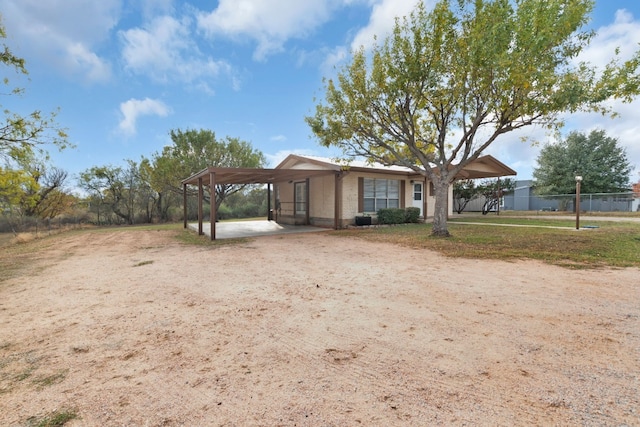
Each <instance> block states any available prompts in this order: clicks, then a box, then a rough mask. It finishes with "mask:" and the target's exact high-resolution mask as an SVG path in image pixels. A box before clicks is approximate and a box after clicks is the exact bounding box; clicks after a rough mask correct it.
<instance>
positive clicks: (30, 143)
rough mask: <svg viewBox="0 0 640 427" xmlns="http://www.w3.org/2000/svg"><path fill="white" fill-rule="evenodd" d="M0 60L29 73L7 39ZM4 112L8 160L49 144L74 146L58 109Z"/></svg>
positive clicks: (0, 31)
mask: <svg viewBox="0 0 640 427" xmlns="http://www.w3.org/2000/svg"><path fill="white" fill-rule="evenodd" d="M0 18H1V17H0ZM6 37H7V35H6V32H5V29H4V26H3V25H2V23H1V22H0V39H5V38H6ZM0 63H2V64H3V65H5V66H7V67H9V68H10V69H13V71H15V72H17V73H18V74H23V75H26V74H28V72H27V69H26V67H25V62H24V59H22V58H19V57H17V56H15V55H14V54H13V53H12V52H11V51H10V50H9V48H8V47H7V45H5V44H4V43H3V42H2V43H1V46H0ZM3 83H4V85H5V86H10V81H9V78H8V77H6V76H5V77H4V78H3ZM9 92H10V93H11V94H12V95H14V96H18V95H20V94H21V93H22V92H23V90H22V89H20V88H13V89H10V91H9ZM3 112H4V118H3V119H2V120H0V160H4V161H7V162H9V161H20V160H24V159H25V158H28V157H29V156H31V155H33V154H35V153H34V152H35V151H36V150H37V151H40V152H41V154H44V150H43V149H42V146H43V145H47V144H49V145H54V146H56V147H58V148H59V149H61V150H62V149H64V148H66V147H68V146H70V144H69V142H68V141H67V134H66V131H65V130H64V129H61V128H59V127H58V126H57V125H56V123H55V117H56V113H55V112H54V113H51V114H50V115H45V114H43V113H42V112H41V111H39V110H36V111H34V112H32V113H30V114H28V115H26V116H21V115H19V114H15V113H12V112H10V111H9V110H6V109H4V111H3ZM0 173H1V171H0Z"/></svg>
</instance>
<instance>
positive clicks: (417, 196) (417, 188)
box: [413, 182, 422, 202]
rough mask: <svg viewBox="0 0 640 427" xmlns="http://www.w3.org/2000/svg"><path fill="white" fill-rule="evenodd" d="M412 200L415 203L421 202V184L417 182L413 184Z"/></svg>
mask: <svg viewBox="0 0 640 427" xmlns="http://www.w3.org/2000/svg"><path fill="white" fill-rule="evenodd" d="M413 200H415V201H416V202H419V201H420V200H422V184H420V183H419V182H416V183H414V184H413Z"/></svg>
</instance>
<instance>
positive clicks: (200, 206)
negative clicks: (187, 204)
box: [198, 178, 204, 236]
mask: <svg viewBox="0 0 640 427" xmlns="http://www.w3.org/2000/svg"><path fill="white" fill-rule="evenodd" d="M202 199H204V197H203V193H202V178H198V236H202V235H203V234H204V233H203V232H202Z"/></svg>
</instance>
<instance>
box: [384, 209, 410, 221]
mask: <svg viewBox="0 0 640 427" xmlns="http://www.w3.org/2000/svg"><path fill="white" fill-rule="evenodd" d="M404 218H405V214H404V209H400V208H386V209H380V210H378V224H402V223H404Z"/></svg>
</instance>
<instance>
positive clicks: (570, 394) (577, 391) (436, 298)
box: [0, 231, 640, 426]
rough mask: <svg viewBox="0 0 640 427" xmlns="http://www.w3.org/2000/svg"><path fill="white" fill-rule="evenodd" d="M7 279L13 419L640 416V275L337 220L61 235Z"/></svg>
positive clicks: (475, 421)
mask: <svg viewBox="0 0 640 427" xmlns="http://www.w3.org/2000/svg"><path fill="white" fill-rule="evenodd" d="M59 239H60V240H58V241H59V244H57V245H56V246H55V248H53V249H50V250H47V251H46V252H45V253H44V254H43V256H42V257H41V259H40V260H39V262H38V263H37V265H34V266H33V268H32V269H30V271H28V272H25V273H24V275H22V276H19V277H15V278H12V279H10V280H8V281H5V282H3V283H2V284H0V321H1V326H0V425H2V426H6V425H8V426H22V425H26V424H27V421H28V420H29V419H30V418H31V417H42V416H44V415H46V414H48V413H51V412H53V411H55V410H59V409H61V408H70V409H72V410H74V411H75V412H76V413H77V414H78V418H77V419H75V420H72V421H70V422H69V423H67V424H66V425H67V426H84V425H87V426H181V425H185V426H252V425H255V426H259V425H264V426H280V425H281V426H358V425H363V426H365V425H366V426H389V425H412V426H413V425H487V426H489V425H490V426H497V425H505V426H507V425H508V426H511V425H587V426H600V425H629V426H630V425H640V394H639V393H638V389H640V381H639V375H640V303H639V301H640V279H639V278H640V274H639V273H640V271H638V269H623V270H600V271H572V270H567V269H561V268H558V267H553V266H548V265H544V264H541V263H538V262H531V261H521V262H495V261H484V260H483V261H479V260H461V259H450V258H444V257H442V256H440V255H438V254H436V253H433V252H429V251H423V250H412V249H408V248H404V247H399V246H393V245H389V244H376V243H371V242H366V241H360V240H354V239H346V238H342V237H335V236H331V235H328V234H326V233H312V234H300V235H286V236H273V237H262V238H257V239H255V240H252V241H250V242H248V243H242V244H238V245H234V246H224V247H217V248H212V247H194V246H184V245H181V244H179V243H177V242H176V241H175V240H173V239H172V238H171V237H170V234H169V233H168V232H158V231H135V232H134V231H128V232H122V231H117V232H92V233H89V232H87V233H82V234H74V235H69V236H64V237H59Z"/></svg>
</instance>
